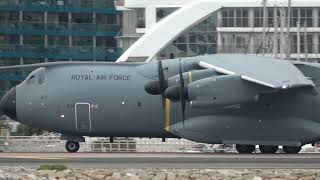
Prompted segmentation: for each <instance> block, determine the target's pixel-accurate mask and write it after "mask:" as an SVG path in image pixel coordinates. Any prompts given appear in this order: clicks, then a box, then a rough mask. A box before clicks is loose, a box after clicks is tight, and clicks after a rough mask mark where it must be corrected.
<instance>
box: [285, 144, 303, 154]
mask: <svg viewBox="0 0 320 180" xmlns="http://www.w3.org/2000/svg"><path fill="white" fill-rule="evenodd" d="M283 151H284V152H285V153H287V154H298V153H299V152H300V151H301V146H283Z"/></svg>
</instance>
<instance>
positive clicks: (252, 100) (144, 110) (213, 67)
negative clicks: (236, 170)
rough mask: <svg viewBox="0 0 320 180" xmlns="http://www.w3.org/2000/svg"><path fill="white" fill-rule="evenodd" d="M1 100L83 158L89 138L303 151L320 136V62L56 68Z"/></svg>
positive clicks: (206, 60)
mask: <svg viewBox="0 0 320 180" xmlns="http://www.w3.org/2000/svg"><path fill="white" fill-rule="evenodd" d="M17 68H37V69H36V70H34V71H33V72H31V73H30V74H29V75H28V77H27V78H26V79H25V80H24V81H23V82H22V83H21V84H19V85H17V86H16V87H14V88H12V89H11V90H10V91H9V92H8V93H7V94H6V95H5V96H4V97H3V98H2V100H1V102H0V107H1V109H2V111H3V112H4V113H5V114H6V115H8V116H9V117H10V118H12V119H14V120H16V121H18V122H21V123H25V124H29V125H31V126H36V127H39V128H43V129H47V130H49V131H53V132H58V133H61V134H62V135H61V139H63V140H67V142H66V149H67V151H69V152H77V151H78V149H79V142H84V141H85V138H84V136H96V137H111V139H112V137H156V138H163V139H164V138H185V139H189V140H192V141H196V142H202V143H211V144H236V149H237V151H238V152H239V153H252V152H253V151H254V150H255V146H256V145H259V149H260V151H261V152H262V153H275V152H276V151H277V149H278V146H283V151H284V152H285V153H298V152H299V151H300V150H301V146H303V145H305V144H308V143H314V142H316V141H318V140H319V139H320V110H319V109H318V108H319V107H320V95H319V93H318V92H319V91H320V89H319V87H318V85H319V82H320V81H319V80H320V65H319V64H316V63H300V62H291V61H286V60H278V59H273V58H266V57H257V56H248V55H226V54H225V55H205V56H198V57H190V58H181V59H170V60H162V61H153V62H145V63H106V62H54V63H42V64H33V65H18V66H10V67H1V68H0V70H1V69H2V70H8V69H17Z"/></svg>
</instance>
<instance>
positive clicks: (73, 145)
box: [66, 141, 80, 153]
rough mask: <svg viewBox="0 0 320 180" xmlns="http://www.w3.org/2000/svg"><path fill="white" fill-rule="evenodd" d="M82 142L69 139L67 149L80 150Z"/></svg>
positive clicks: (73, 151)
mask: <svg viewBox="0 0 320 180" xmlns="http://www.w3.org/2000/svg"><path fill="white" fill-rule="evenodd" d="M79 148H80V144H79V142H74V141H67V142H66V150H67V151H68V152H70V153H75V152H77V151H78V150H79Z"/></svg>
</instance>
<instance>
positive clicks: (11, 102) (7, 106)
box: [0, 87, 17, 120]
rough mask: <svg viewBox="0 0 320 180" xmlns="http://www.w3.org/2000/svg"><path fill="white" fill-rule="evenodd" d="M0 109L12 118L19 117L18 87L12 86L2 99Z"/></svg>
mask: <svg viewBox="0 0 320 180" xmlns="http://www.w3.org/2000/svg"><path fill="white" fill-rule="evenodd" d="M0 109H1V110H2V112H3V113H4V114H5V115H7V116H9V117H10V118H11V119H14V120H16V119H17V111H16V110H17V109H16V88H15V87H13V88H11V89H10V90H9V91H8V92H7V93H6V94H5V95H4V96H3V97H2V99H1V101H0Z"/></svg>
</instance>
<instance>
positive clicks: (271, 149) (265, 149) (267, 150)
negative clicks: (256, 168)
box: [259, 145, 278, 154]
mask: <svg viewBox="0 0 320 180" xmlns="http://www.w3.org/2000/svg"><path fill="white" fill-rule="evenodd" d="M259 149H260V152H261V153H262V154H274V153H276V152H277V151H278V146H267V145H260V146H259Z"/></svg>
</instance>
